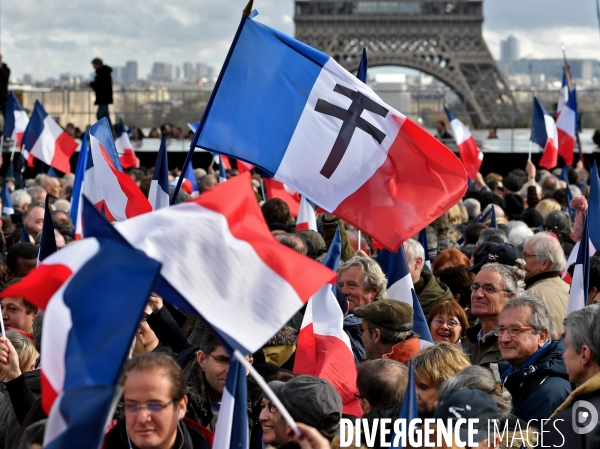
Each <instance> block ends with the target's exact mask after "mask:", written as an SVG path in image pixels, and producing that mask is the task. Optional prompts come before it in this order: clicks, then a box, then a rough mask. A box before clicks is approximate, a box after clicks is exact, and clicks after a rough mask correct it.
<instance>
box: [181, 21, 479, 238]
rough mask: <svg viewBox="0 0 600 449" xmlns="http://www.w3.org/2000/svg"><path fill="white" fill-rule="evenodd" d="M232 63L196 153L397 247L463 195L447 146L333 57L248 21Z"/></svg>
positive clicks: (463, 180) (462, 176) (463, 182)
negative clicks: (248, 167)
mask: <svg viewBox="0 0 600 449" xmlns="http://www.w3.org/2000/svg"><path fill="white" fill-rule="evenodd" d="M226 61H227V62H226V64H225V66H224V67H223V70H222V71H221V74H220V75H219V79H218V82H217V86H216V88H215V89H214V90H213V93H212V96H211V100H210V102H209V106H208V107H207V109H206V111H205V113H204V115H203V117H202V120H201V122H200V125H199V128H198V132H197V133H196V135H195V136H194V140H193V142H192V149H191V150H190V151H193V147H195V146H199V147H201V148H206V149H208V150H209V151H214V152H217V153H221V154H226V155H228V156H232V157H235V158H236V159H239V160H242V161H246V162H249V163H252V164H256V166H257V167H259V168H261V169H262V170H264V171H266V172H267V173H270V174H272V175H273V176H274V177H275V179H277V180H278V181H281V182H284V183H285V184H287V185H288V186H290V187H291V188H293V189H294V190H297V191H299V192H301V193H303V194H305V195H306V196H307V197H308V198H309V199H310V200H311V201H312V202H314V203H315V204H318V205H319V206H321V207H322V208H323V209H325V210H327V211H329V212H332V213H334V214H335V215H337V216H338V217H340V218H342V219H344V220H346V221H348V222H349V223H351V224H353V225H354V226H356V227H357V228H358V229H361V230H363V232H365V233H367V234H369V235H371V236H372V237H373V238H374V239H376V240H377V241H378V242H380V243H381V244H382V245H383V246H385V247H387V248H390V249H393V250H396V249H397V248H398V247H399V246H400V244H401V243H402V242H403V241H404V240H406V239H407V238H408V237H410V236H412V235H414V234H416V233H418V232H419V231H420V230H421V229H423V228H424V227H425V226H426V225H427V224H429V223H431V222H433V221H434V220H435V219H437V218H438V217H439V216H441V215H442V214H443V213H444V212H446V211H447V210H448V209H450V208H451V207H452V206H453V205H454V204H456V202H457V201H458V200H459V199H460V198H461V197H462V195H463V194H464V192H465V191H466V188H467V176H466V173H465V169H464V166H463V165H462V163H461V162H460V160H459V159H458V158H457V157H456V156H455V155H454V154H453V153H452V152H451V151H450V150H449V149H448V148H447V147H446V146H444V145H443V144H442V143H440V142H439V141H437V140H436V139H435V138H434V137H433V136H431V135H430V134H429V133H428V132H427V131H425V130H424V129H422V128H421V127H419V126H418V125H416V124H415V123H414V122H412V121H411V120H410V119H408V118H407V117H405V116H404V115H403V114H401V113H400V112H398V111H395V110H394V109H393V108H391V107H390V106H389V105H387V104H385V103H384V102H383V101H382V100H381V99H380V98H379V97H378V96H377V95H376V94H375V93H374V92H373V90H371V89H370V88H369V87H368V86H367V85H365V84H364V83H362V82H361V81H360V80H358V79H357V78H356V77H354V76H353V75H352V74H350V73H349V72H347V71H346V70H345V69H343V68H342V67H341V66H340V65H339V64H338V63H337V62H335V60H333V59H332V58H331V57H329V56H328V55H327V54H325V53H322V52H320V51H318V50H316V49H314V48H311V47H309V46H307V45H306V44H304V43H302V42H300V41H297V40H295V39H293V38H291V37H289V36H286V35H284V34H282V33H280V32H278V31H276V30H274V29H272V28H270V27H267V26H265V25H263V24H261V23H259V22H256V21H255V20H253V19H251V18H246V17H245V18H243V19H242V21H241V24H240V28H239V29H238V32H237V34H236V39H235V41H234V43H233V45H232V47H231V49H230V51H229V54H228V57H227V59H226ZM283 61H285V62H283ZM231 130H235V131H236V132H231Z"/></svg>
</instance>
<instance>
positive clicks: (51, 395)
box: [40, 369, 58, 416]
mask: <svg viewBox="0 0 600 449" xmlns="http://www.w3.org/2000/svg"><path fill="white" fill-rule="evenodd" d="M40 384H41V387H42V409H43V410H44V412H45V413H46V415H48V416H50V409H51V408H52V404H54V401H56V398H57V397H58V393H57V392H56V391H54V388H52V385H50V382H49V381H48V378H47V377H46V375H45V374H44V370H43V369H42V370H41V374H40Z"/></svg>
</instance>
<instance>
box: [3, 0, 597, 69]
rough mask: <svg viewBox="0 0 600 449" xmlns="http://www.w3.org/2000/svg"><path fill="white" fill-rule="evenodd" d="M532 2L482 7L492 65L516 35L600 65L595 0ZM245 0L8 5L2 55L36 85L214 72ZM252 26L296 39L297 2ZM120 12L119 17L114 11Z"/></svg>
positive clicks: (529, 47)
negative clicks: (102, 67) (199, 67)
mask: <svg viewBox="0 0 600 449" xmlns="http://www.w3.org/2000/svg"><path fill="white" fill-rule="evenodd" d="M535 3H536V2H522V1H518V0H505V1H503V2H498V1H493V0H487V1H484V17H485V21H484V25H483V34H484V38H485V40H486V43H487V44H488V47H489V48H490V51H491V52H492V54H493V56H494V58H495V59H497V60H499V59H500V42H501V41H502V40H505V39H507V38H508V36H510V35H513V36H514V37H515V38H516V39H517V40H518V41H519V49H520V54H521V56H522V57H525V58H533V59H542V58H560V57H561V49H560V44H561V42H564V44H565V45H566V47H567V52H568V55H569V57H570V58H573V59H575V58H587V59H598V57H599V56H600V51H599V50H598V48H599V45H598V44H599V43H600V38H599V36H598V25H597V23H596V15H595V12H596V11H595V3H594V2H593V0H582V1H581V2H578V4H577V8H574V7H573V5H569V4H568V2H563V1H561V0H547V1H546V2H545V8H544V9H543V10H540V9H539V7H538V5H536V4H535ZM244 6H245V0H242V1H239V0H222V1H220V2H218V3H215V2H210V1H209V0H179V1H178V2H173V3H171V4H169V3H168V2H164V1H158V0H145V1H142V0H131V3H130V5H128V11H131V12H132V13H129V14H119V13H118V11H119V10H120V9H121V8H122V3H121V2H116V0H105V1H103V2H100V3H99V2H94V3H92V2H91V0H81V1H80V2H77V3H76V4H73V3H72V2H67V1H66V0H55V1H53V2H51V4H48V5H44V8H45V13H44V14H43V15H41V14H32V13H31V11H32V10H35V9H36V8H39V4H38V3H37V2H36V1H35V0H22V1H21V2H10V3H8V4H7V5H6V6H4V8H3V11H2V17H1V19H0V20H1V22H2V23H1V30H2V34H1V44H2V45H1V52H2V54H3V56H4V61H5V62H6V63H7V64H8V65H9V66H10V67H11V69H12V71H13V76H14V77H15V78H22V77H23V75H24V74H26V73H29V74H31V75H32V76H33V78H34V79H36V80H44V79H47V78H51V77H54V78H56V77H58V75H59V74H61V73H72V74H79V75H82V76H83V77H84V78H86V79H87V77H88V76H89V74H90V73H91V72H92V67H91V64H90V61H91V60H92V59H93V58H94V57H100V58H102V59H103V60H104V61H105V62H106V64H108V65H110V66H111V67H124V66H125V63H126V61H130V60H135V61H137V62H138V78H140V79H147V77H146V74H148V73H151V69H152V64H153V63H154V62H163V63H166V64H171V65H173V66H174V67H175V66H180V67H181V71H182V73H184V72H185V69H184V68H183V63H184V62H192V63H194V64H196V63H198V62H202V63H204V64H207V65H210V66H214V67H215V70H216V71H217V73H218V70H220V67H221V65H222V63H223V60H224V59H225V56H226V53H227V50H228V49H229V46H230V44H231V41H232V39H233V36H234V34H235V30H236V28H237V26H238V24H239V20H240V16H241V10H242V9H243V7H244ZM254 6H255V8H257V9H258V10H259V12H260V15H259V16H258V18H257V20H259V21H261V22H263V23H265V24H267V25H269V26H273V27H274V28H276V29H278V30H281V31H282V32H284V33H287V34H290V35H293V34H294V24H293V12H294V2H293V1H291V0H257V1H256V2H255V5H254ZM90 10H93V11H94V20H91V21H86V25H85V27H82V26H81V23H82V22H81V16H82V15H85V14H87V13H88V11H90ZM116 12H117V13H116Z"/></svg>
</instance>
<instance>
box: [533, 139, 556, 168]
mask: <svg viewBox="0 0 600 449" xmlns="http://www.w3.org/2000/svg"><path fill="white" fill-rule="evenodd" d="M538 165H539V166H540V167H544V168H547V169H548V170H552V169H553V168H554V167H556V166H557V165H558V150H557V149H556V147H555V146H554V142H553V141H552V140H551V139H548V142H546V146H545V147H544V154H542V158H541V159H540V162H539V164H538Z"/></svg>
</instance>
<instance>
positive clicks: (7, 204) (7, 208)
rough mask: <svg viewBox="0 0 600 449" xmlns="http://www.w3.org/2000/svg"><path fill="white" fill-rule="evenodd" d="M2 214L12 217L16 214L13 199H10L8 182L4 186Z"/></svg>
mask: <svg viewBox="0 0 600 449" xmlns="http://www.w3.org/2000/svg"><path fill="white" fill-rule="evenodd" d="M2 213H3V214H6V215H12V214H14V213H15V208H14V207H13V203H12V199H11V198H10V190H9V189H8V186H7V185H6V181H4V184H3V185H2Z"/></svg>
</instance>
